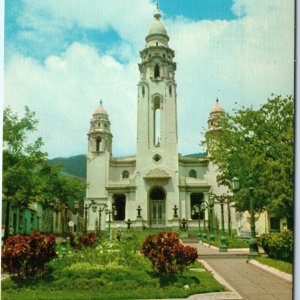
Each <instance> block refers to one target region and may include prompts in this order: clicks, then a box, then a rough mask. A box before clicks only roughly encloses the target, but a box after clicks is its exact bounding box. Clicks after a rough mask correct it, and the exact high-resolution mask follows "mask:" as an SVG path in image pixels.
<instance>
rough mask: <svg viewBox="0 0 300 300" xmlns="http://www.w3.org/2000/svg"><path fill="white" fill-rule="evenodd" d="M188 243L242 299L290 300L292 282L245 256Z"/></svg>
mask: <svg viewBox="0 0 300 300" xmlns="http://www.w3.org/2000/svg"><path fill="white" fill-rule="evenodd" d="M188 245H190V246H192V247H195V248H197V250H198V254H199V256H200V257H201V258H202V259H204V260H205V261H206V262H207V263H208V265H209V266H210V267H211V268H213V269H214V270H215V271H216V272H217V273H219V274H220V275H221V276H222V277H223V278H224V279H225V281H227V282H228V283H229V284H230V285H231V286H232V287H233V288H234V289H235V290H236V291H237V292H238V293H239V294H240V295H241V296H242V298H243V299H248V300H269V299H278V300H279V299H280V300H291V299H292V298H293V296H292V283H290V282H287V281H285V280H284V279H281V278H279V277H277V276H274V275H272V274H269V273H267V272H266V271H264V270H262V269H260V268H258V267H256V266H254V265H251V264H249V263H247V258H243V257H238V256H234V255H233V256H232V255H230V254H231V253H230V252H228V254H222V253H220V252H219V251H217V250H215V249H211V248H209V247H206V246H204V245H202V244H200V243H195V244H188ZM237 252H238V251H237ZM236 254H237V253H236Z"/></svg>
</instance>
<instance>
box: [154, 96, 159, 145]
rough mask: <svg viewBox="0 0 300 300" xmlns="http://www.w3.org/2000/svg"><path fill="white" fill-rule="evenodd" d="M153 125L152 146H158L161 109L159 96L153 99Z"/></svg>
mask: <svg viewBox="0 0 300 300" xmlns="http://www.w3.org/2000/svg"><path fill="white" fill-rule="evenodd" d="M153 119H154V120H153V125H154V128H153V129H154V132H153V133H154V134H153V138H154V141H153V143H154V146H155V147H159V146H160V137H161V136H160V133H161V132H160V129H161V128H160V122H161V111H160V98H159V97H157V98H155V100H154V114H153Z"/></svg>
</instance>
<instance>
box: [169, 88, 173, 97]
mask: <svg viewBox="0 0 300 300" xmlns="http://www.w3.org/2000/svg"><path fill="white" fill-rule="evenodd" d="M169 94H170V96H172V86H171V85H169Z"/></svg>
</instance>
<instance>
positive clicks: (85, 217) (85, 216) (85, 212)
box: [84, 203, 92, 235]
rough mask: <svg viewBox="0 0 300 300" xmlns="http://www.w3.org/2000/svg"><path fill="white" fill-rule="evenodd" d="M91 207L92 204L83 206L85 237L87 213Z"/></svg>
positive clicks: (85, 233) (85, 232)
mask: <svg viewBox="0 0 300 300" xmlns="http://www.w3.org/2000/svg"><path fill="white" fill-rule="evenodd" d="M91 206H92V203H90V204H87V203H86V204H85V206H84V235H87V211H88V209H89V208H90V207H91Z"/></svg>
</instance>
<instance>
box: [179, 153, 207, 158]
mask: <svg viewBox="0 0 300 300" xmlns="http://www.w3.org/2000/svg"><path fill="white" fill-rule="evenodd" d="M206 156H207V155H206V153H205V152H199V153H193V154H187V155H184V156H183V157H191V158H197V159H199V158H202V157H206Z"/></svg>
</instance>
